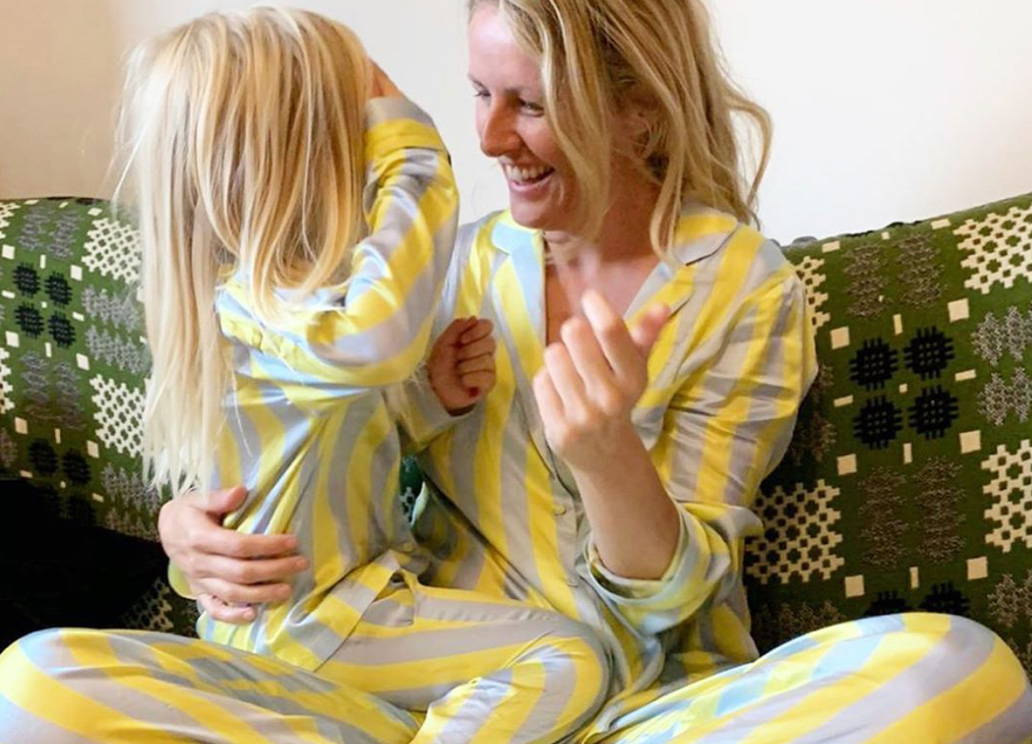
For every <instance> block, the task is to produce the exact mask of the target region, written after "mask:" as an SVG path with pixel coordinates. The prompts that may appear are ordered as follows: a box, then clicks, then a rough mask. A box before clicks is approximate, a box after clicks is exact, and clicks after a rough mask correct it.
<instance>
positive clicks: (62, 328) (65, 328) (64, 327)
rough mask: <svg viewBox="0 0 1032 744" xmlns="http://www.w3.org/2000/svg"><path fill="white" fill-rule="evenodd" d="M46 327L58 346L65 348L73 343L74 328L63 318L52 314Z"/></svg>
mask: <svg viewBox="0 0 1032 744" xmlns="http://www.w3.org/2000/svg"><path fill="white" fill-rule="evenodd" d="M47 325H48V326H49V327H50V335H51V336H53V337H54V341H55V342H57V345H58V346H60V347H62V348H67V347H69V346H71V345H72V344H74V343H75V328H73V327H72V324H71V322H70V321H69V320H68V318H66V317H65V316H63V315H61V314H60V313H54V315H53V316H51V318H50V320H49V321H48V322H47Z"/></svg>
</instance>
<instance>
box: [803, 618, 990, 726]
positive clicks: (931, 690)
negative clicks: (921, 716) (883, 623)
mask: <svg viewBox="0 0 1032 744" xmlns="http://www.w3.org/2000/svg"><path fill="white" fill-rule="evenodd" d="M904 632H906V631H904ZM995 642H996V638H995V636H994V635H993V634H992V633H991V632H990V631H989V630H987V629H986V628H983V627H982V626H980V625H977V624H976V623H973V622H972V621H970V620H966V619H964V618H959V617H954V618H951V622H950V629H949V631H948V632H947V633H946V635H945V637H944V638H943V639H942V640H940V641H939V642H938V644H936V646H935V648H933V649H931V650H930V651H928V652H927V653H926V654H925V655H924V656H922V657H921V659H920V660H919V661H918V662H917V663H915V664H913V665H911V666H909V667H907V668H906V669H902V670H900V673H899V674H897V675H896V676H895V677H893V678H892V679H890V680H888V681H887V682H885V683H884V684H882V685H881V686H880V687H879V688H878V689H877V690H876V691H874V692H873V693H871V694H870V695H868V696H866V697H865V698H863V699H862V700H859V701H857V702H855V703H853V704H852V705H851V706H849V707H848V708H846V709H845V710H842V711H840V712H839V713H838V714H837V715H835V717H834V718H832V719H831V720H830V721H828V722H827V723H826V724H824V725H823V726H821V727H820V728H818V729H815V730H814V731H812V732H810V733H809V734H807V735H806V736H804V737H802V738H801V739H799V740H798V744H823V742H826V741H828V739H829V738H832V737H837V738H835V739H834V741H835V742H836V744H862V742H864V741H866V740H867V739H869V738H870V737H871V736H873V735H874V734H875V733H877V732H878V731H880V730H882V729H883V728H888V727H889V726H890V725H891V724H893V723H895V722H896V721H897V720H900V719H904V718H906V716H907V714H909V713H910V712H912V711H913V710H914V708H916V707H918V706H920V705H922V704H924V703H926V702H928V701H929V700H932V699H933V698H935V697H937V696H938V695H941V694H942V693H944V692H946V691H948V690H950V689H952V688H953V687H955V686H956V685H958V684H960V683H961V682H963V681H964V680H965V679H967V678H968V677H970V676H971V675H972V674H974V672H975V671H976V670H977V669H978V668H979V667H980V666H982V664H983V663H984V662H985V660H986V658H987V657H988V656H989V654H990V653H992V650H993V645H994V644H995Z"/></svg>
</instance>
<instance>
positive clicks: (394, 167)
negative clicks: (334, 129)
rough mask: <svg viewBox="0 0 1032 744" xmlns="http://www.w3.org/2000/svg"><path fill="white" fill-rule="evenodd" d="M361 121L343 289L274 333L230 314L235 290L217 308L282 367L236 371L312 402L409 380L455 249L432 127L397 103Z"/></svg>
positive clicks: (380, 105)
mask: <svg viewBox="0 0 1032 744" xmlns="http://www.w3.org/2000/svg"><path fill="white" fill-rule="evenodd" d="M384 78H385V76H384ZM385 79H386V78H385ZM387 83H389V80H387ZM377 87H378V86H377V85H376V84H375V83H374V90H376V89H377ZM379 89H380V90H381V91H384V92H392V91H396V90H397V89H396V88H393V84H389V85H384V84H383V83H381V84H380V86H379ZM366 117H367V124H366V132H365V152H366V163H367V167H368V170H367V177H366V186H365V192H364V204H365V218H366V223H367V225H368V228H369V230H368V236H367V237H366V238H365V239H363V240H361V241H360V242H359V243H358V244H357V245H356V246H355V249H354V252H353V254H352V260H351V267H350V272H349V278H348V280H347V281H346V282H344V283H342V284H341V285H339V286H337V287H329V288H326V289H324V290H320V291H318V292H317V293H315V294H314V295H313V296H312V297H310V298H307V299H305V300H304V301H303V303H302V305H301V308H300V310H299V311H298V312H294V313H292V314H291V315H290V316H289V318H288V319H287V320H286V322H285V323H283V324H281V325H278V326H277V327H276V328H275V329H271V328H267V327H266V328H261V327H260V326H259V325H257V324H256V323H255V322H254V319H253V317H248V314H247V313H246V311H242V312H240V313H236V312H234V307H233V306H234V304H236V303H239V305H238V308H239V309H241V310H242V308H244V307H246V306H247V305H246V303H245V302H242V300H243V296H242V293H243V292H244V291H245V289H244V287H243V285H242V284H241V283H238V282H236V281H230V282H229V283H228V284H227V285H225V288H224V289H225V291H224V292H223V293H222V295H221V297H220V299H219V302H220V308H219V310H220V313H219V314H220V318H221V321H222V327H223V330H224V332H226V333H227V335H229V336H231V337H232V336H237V337H239V339H240V340H241V341H243V342H244V343H245V345H246V346H250V347H251V348H253V349H255V350H259V352H263V353H264V354H267V355H268V356H270V357H272V358H274V359H275V360H278V362H279V363H278V364H263V363H262V361H263V360H262V359H260V358H253V359H252V360H251V367H253V369H251V370H241V371H245V372H248V373H250V374H251V375H252V376H254V377H258V378H264V379H269V378H272V377H274V378H276V381H277V382H278V383H281V384H282V383H291V382H295V383H297V384H300V385H303V386H305V387H306V388H309V389H310V394H308V395H306V397H307V398H309V402H312V400H311V393H312V392H315V391H316V390H322V391H323V392H325V393H327V394H328V397H336V396H338V395H340V394H347V393H348V391H353V390H355V389H360V388H368V387H374V386H384V385H389V384H392V383H395V382H399V381H401V380H404V379H406V378H407V377H409V376H410V375H411V374H412V373H413V371H414V370H415V369H416V367H417V366H418V365H419V363H420V362H421V361H422V359H423V357H424V356H425V353H426V349H427V346H428V343H429V340H430V330H431V324H432V319H433V317H434V313H435V311H436V307H437V303H438V301H439V298H440V295H441V288H442V284H443V282H444V277H445V274H446V272H447V269H448V264H449V261H450V258H451V253H452V248H453V244H454V240H455V223H456V218H457V210H458V196H457V191H456V187H455V180H454V176H453V174H452V170H451V165H450V160H449V157H448V153H447V151H446V150H445V147H444V144H443V143H442V141H441V139H440V136H439V135H438V133H437V131H436V129H435V128H434V126H433V123H432V121H431V120H430V119H429V117H427V115H426V114H425V113H423V112H422V111H421V110H420V109H419V108H418V107H417V106H416V105H415V104H413V103H412V102H410V101H409V100H407V99H405V98H403V97H400V96H392V97H389V98H385V97H380V98H374V99H371V100H370V101H369V102H368V104H367V108H366Z"/></svg>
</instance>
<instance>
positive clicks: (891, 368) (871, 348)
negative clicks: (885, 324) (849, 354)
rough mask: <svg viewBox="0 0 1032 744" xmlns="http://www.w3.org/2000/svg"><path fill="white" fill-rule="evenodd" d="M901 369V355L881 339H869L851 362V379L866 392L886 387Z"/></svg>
mask: <svg viewBox="0 0 1032 744" xmlns="http://www.w3.org/2000/svg"><path fill="white" fill-rule="evenodd" d="M898 369H899V354H898V353H897V352H896V350H895V349H893V348H892V347H891V346H889V345H888V344H887V343H885V342H884V341H883V340H881V339H880V338H875V339H870V338H869V339H867V340H866V341H864V343H863V345H862V346H861V347H860V348H859V349H858V350H857V352H856V355H855V356H854V357H853V358H852V359H850V360H849V379H851V380H852V381H853V382H855V383H856V384H857V385H861V386H862V387H863V388H864V389H865V390H867V391H871V390H876V389H879V388H883V387H885V383H886V382H888V381H889V380H891V379H892V376H893V375H894V374H896V370H898Z"/></svg>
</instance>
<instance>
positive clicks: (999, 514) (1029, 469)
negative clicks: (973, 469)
mask: <svg viewBox="0 0 1032 744" xmlns="http://www.w3.org/2000/svg"><path fill="white" fill-rule="evenodd" d="M982 467H983V468H985V469H986V470H988V471H990V472H992V474H993V479H992V481H990V482H989V484H988V485H986V486H983V488H982V490H983V491H984V492H985V493H986V494H987V495H989V496H992V497H993V504H992V506H990V507H989V508H988V509H986V510H985V518H986V519H988V520H990V521H991V522H993V523H995V524H996V525H997V526H996V529H994V530H993V531H992V532H990V533H989V534H988V535H986V537H985V541H986V542H987V543H989V544H990V545H995V546H996V547H998V548H1000V550H1002V551H1003V552H1004V553H1009V552H1011V548H1013V547H1014V544H1015V543H1018V544H1019V545H1022V544H1023V545H1024V547H1026V548H1028V549H1030V550H1032V442H1030V441H1029V440H1028V439H1023V440H1022V441H1021V444H1020V445H1019V446H1018V448H1017V449H1016V450H1015V451H1014V452H1008V451H1007V448H1006V447H1005V446H1004V445H1002V444H1001V445H1000V446H999V447H997V448H996V452H995V453H994V454H992V455H990V456H989V457H988V458H986V459H985V460H984V461H983V462H982Z"/></svg>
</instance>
